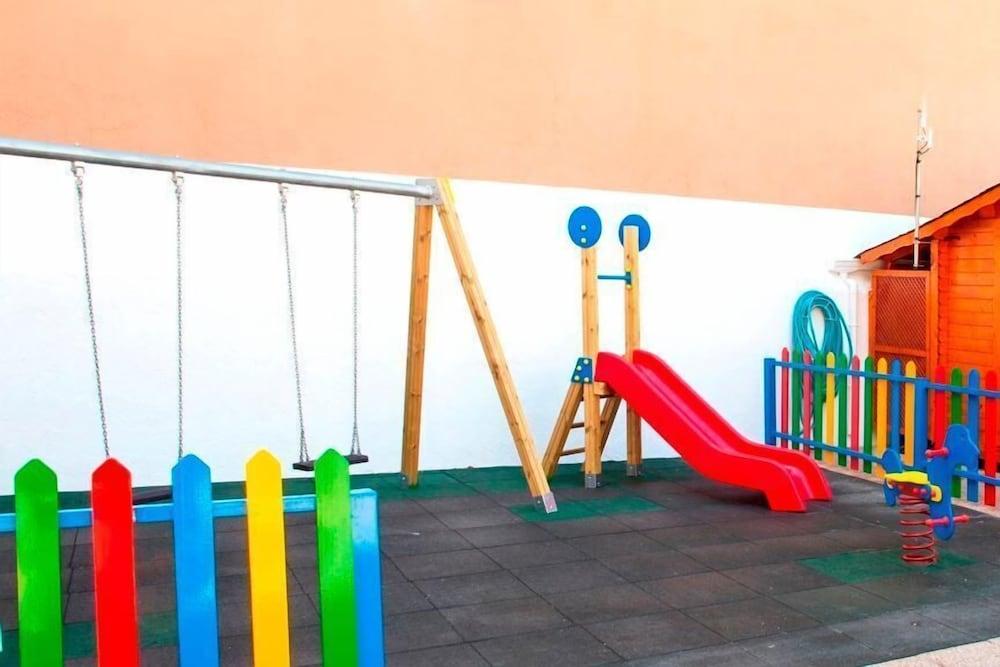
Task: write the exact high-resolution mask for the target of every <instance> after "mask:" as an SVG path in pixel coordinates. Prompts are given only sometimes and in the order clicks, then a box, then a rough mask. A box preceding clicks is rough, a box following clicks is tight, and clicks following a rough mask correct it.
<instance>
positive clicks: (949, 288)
mask: <svg viewBox="0 0 1000 667" xmlns="http://www.w3.org/2000/svg"><path fill="white" fill-rule="evenodd" d="M919 239H920V241H921V244H920V259H919V267H918V268H914V267H913V232H912V231H911V232H907V233H905V234H901V235H899V236H897V237H895V238H893V239H889V240H888V241H886V242H885V243H882V244H879V245H877V246H875V247H873V248H869V249H868V250H865V251H864V252H862V253H861V254H859V255H858V259H859V260H860V261H861V263H862V264H863V265H870V264H872V263H877V265H878V266H880V267H881V268H878V269H876V270H874V271H873V272H872V282H871V292H870V293H869V302H868V307H869V318H868V335H869V354H870V355H871V356H872V357H875V358H878V357H883V356H884V357H886V358H889V359H892V358H898V359H901V360H902V361H903V362H904V363H905V362H906V361H908V360H910V359H912V360H913V361H915V362H916V364H917V374H918V375H927V374H928V371H930V372H933V369H934V368H936V367H937V366H939V365H940V366H943V367H944V368H947V369H951V368H961V369H962V370H963V371H966V372H967V371H969V370H971V369H973V368H976V369H979V370H980V371H982V372H986V371H987V370H989V369H1000V184H998V185H995V186H993V187H992V188H990V189H988V190H985V191H984V192H981V193H979V194H978V195H976V196H975V197H973V198H971V199H969V200H967V201H965V202H962V203H961V204H959V205H958V206H955V207H954V208H952V209H950V210H948V211H946V212H944V213H942V214H941V215H939V216H937V217H936V218H934V219H933V220H929V221H928V222H926V223H924V224H923V225H921V226H920V231H919Z"/></svg>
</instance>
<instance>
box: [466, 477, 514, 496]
mask: <svg viewBox="0 0 1000 667" xmlns="http://www.w3.org/2000/svg"><path fill="white" fill-rule="evenodd" d="M466 484H467V485H468V486H469V488H470V489H473V490H475V491H478V492H479V493H491V494H495V493H515V492H517V491H527V490H528V483H527V482H525V481H524V477H523V476H522V477H512V478H506V479H505V478H502V477H498V478H493V479H486V478H482V479H477V480H471V481H469V482H466Z"/></svg>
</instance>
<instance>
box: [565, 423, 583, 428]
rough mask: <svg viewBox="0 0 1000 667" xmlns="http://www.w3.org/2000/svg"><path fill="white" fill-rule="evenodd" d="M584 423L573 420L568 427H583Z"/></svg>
mask: <svg viewBox="0 0 1000 667" xmlns="http://www.w3.org/2000/svg"><path fill="white" fill-rule="evenodd" d="M584 425H585V423H584V422H573V423H572V424H570V425H569V427H570V428H583V427H584Z"/></svg>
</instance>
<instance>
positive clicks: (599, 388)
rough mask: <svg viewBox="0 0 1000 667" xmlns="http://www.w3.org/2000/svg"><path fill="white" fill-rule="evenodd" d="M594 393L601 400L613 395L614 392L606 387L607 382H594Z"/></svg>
mask: <svg viewBox="0 0 1000 667" xmlns="http://www.w3.org/2000/svg"><path fill="white" fill-rule="evenodd" d="M594 393H595V394H597V395H598V396H599V397H601V398H608V397H610V396H614V395H615V392H614V391H613V390H612V389H611V387H609V386H608V383H607V382H595V383H594Z"/></svg>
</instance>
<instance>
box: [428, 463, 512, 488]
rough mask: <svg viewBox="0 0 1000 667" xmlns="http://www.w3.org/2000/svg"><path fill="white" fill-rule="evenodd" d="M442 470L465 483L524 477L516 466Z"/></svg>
mask: <svg viewBox="0 0 1000 667" xmlns="http://www.w3.org/2000/svg"><path fill="white" fill-rule="evenodd" d="M442 472H444V473H446V474H447V475H449V476H451V477H452V478H454V479H457V480H458V481H460V482H465V483H466V484H469V483H475V482H489V481H493V480H498V479H520V480H523V479H524V471H523V470H522V469H521V468H519V467H518V466H498V467H496V468H454V469H452V470H443V471H442Z"/></svg>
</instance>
